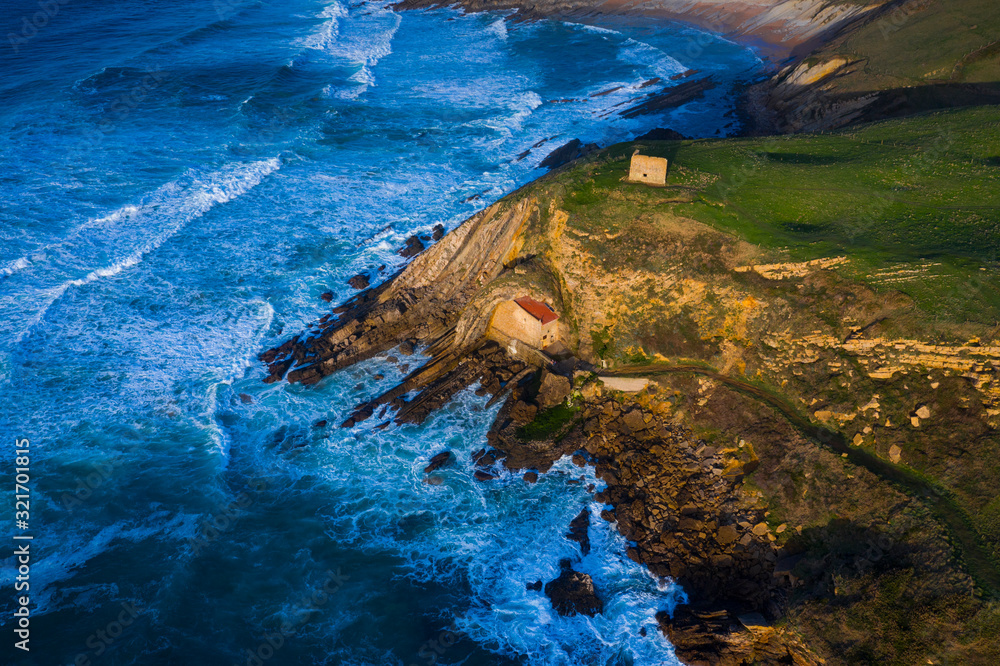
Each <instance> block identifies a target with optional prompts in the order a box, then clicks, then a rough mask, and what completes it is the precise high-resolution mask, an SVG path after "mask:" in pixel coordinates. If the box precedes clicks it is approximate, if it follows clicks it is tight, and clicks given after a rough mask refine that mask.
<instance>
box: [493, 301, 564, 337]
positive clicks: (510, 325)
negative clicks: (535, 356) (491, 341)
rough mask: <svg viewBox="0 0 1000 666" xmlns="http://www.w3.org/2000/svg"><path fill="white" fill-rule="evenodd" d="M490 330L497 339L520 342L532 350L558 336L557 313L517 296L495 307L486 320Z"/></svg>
mask: <svg viewBox="0 0 1000 666" xmlns="http://www.w3.org/2000/svg"><path fill="white" fill-rule="evenodd" d="M490 333H491V334H493V335H492V337H494V338H498V339H499V341H500V342H503V343H505V344H506V343H507V342H509V341H510V340H517V341H519V342H523V343H524V344H526V345H528V346H529V347H534V348H535V349H545V348H546V347H549V346H550V345H552V344H553V343H554V342H557V341H558V339H559V315H557V314H556V312H555V310H553V309H552V306H550V305H548V304H547V303H543V302H541V301H536V300H535V299H533V298H531V297H530V296H521V297H520V298H515V299H514V300H513V301H504V302H503V303H501V304H500V305H498V306H497V309H496V311H495V312H494V313H493V319H492V320H491V321H490Z"/></svg>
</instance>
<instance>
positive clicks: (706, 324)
mask: <svg viewBox="0 0 1000 666" xmlns="http://www.w3.org/2000/svg"><path fill="white" fill-rule="evenodd" d="M431 4H434V5H438V4H441V3H431ZM462 5H463V6H464V7H466V8H467V9H470V10H486V9H511V10H513V9H519V10H521V11H520V17H521V18H534V17H537V16H549V15H554V16H573V15H583V14H586V15H588V16H593V15H595V14H596V13H599V12H620V11H643V12H649V15H653V16H655V15H658V14H657V12H661V15H662V16H664V17H669V18H681V19H684V20H690V21H692V22H695V23H701V24H703V25H708V26H710V27H716V29H719V28H718V27H717V25H718V24H716V26H712V25H711V23H712V22H713V21H716V20H718V21H721V22H722V23H721V25H722V26H723V28H722V29H721V31H723V32H726V33H727V34H732V35H733V36H736V37H740V36H746V37H747V38H748V39H759V40H762V41H765V42H768V43H770V44H772V45H777V44H780V45H783V46H782V48H785V49H786V52H787V55H788V57H790V58H791V60H790V61H789V62H787V63H783V65H782V67H780V68H779V67H777V66H776V68H775V69H776V71H775V73H774V76H773V77H772V78H771V79H769V80H768V81H765V82H763V83H760V84H758V85H756V86H754V87H753V88H751V89H750V90H748V91H747V94H746V105H747V108H748V110H749V112H750V114H751V116H752V117H753V118H754V119H755V122H754V124H753V125H752V130H753V131H754V132H756V133H765V135H761V136H747V137H741V138H732V139H684V138H676V137H671V138H670V139H669V140H660V139H655V138H650V139H640V140H637V141H635V142H632V143H626V144H619V145H615V146H610V147H607V148H604V149H597V148H596V147H594V148H590V149H588V150H582V147H580V146H577V147H576V148H575V149H574V150H573V151H571V152H573V155H572V156H571V157H573V156H577V159H574V160H572V161H569V162H568V163H566V164H564V165H563V166H560V167H558V168H556V169H555V170H554V171H552V172H551V173H549V174H548V175H546V176H543V177H542V178H540V179H538V180H536V181H535V182H533V183H530V184H529V185H527V186H525V187H523V188H521V189H520V190H518V191H516V192H514V193H512V194H511V195H509V196H507V197H505V198H503V199H501V200H500V201H498V202H496V203H494V204H492V205H490V206H488V207H487V208H485V209H484V210H482V211H481V212H479V213H477V214H476V215H474V216H473V217H471V218H470V219H468V220H467V221H465V222H464V223H463V224H461V225H460V226H458V227H457V228H455V229H453V230H451V231H450V233H448V234H446V235H443V237H441V236H440V235H438V236H437V237H436V238H427V239H420V238H417V239H416V243H418V244H419V246H420V247H419V248H417V247H416V244H415V243H410V244H408V247H409V248H411V251H412V252H413V253H415V255H416V256H415V257H414V258H413V260H412V262H411V263H409V264H408V265H407V266H406V267H405V268H404V269H403V270H401V271H400V272H399V273H398V274H396V275H395V276H393V277H392V278H390V279H389V280H387V281H385V282H383V283H381V284H377V285H374V286H368V285H367V284H362V283H361V282H358V285H359V286H361V287H362V290H361V291H359V293H358V294H357V295H356V296H354V297H353V298H352V299H350V300H349V301H347V302H346V303H343V304H338V305H337V307H336V308H335V309H333V310H332V312H331V313H330V314H329V315H326V316H324V317H323V318H322V319H321V320H320V321H318V322H317V323H316V324H315V325H314V326H313V327H311V328H310V330H308V331H305V332H303V333H301V334H299V335H297V336H295V337H293V338H292V339H290V340H288V341H287V342H286V343H284V344H283V345H281V346H279V347H276V348H275V349H272V350H269V351H267V352H265V353H264V354H262V355H261V360H262V361H263V362H264V363H266V364H267V367H268V378H267V381H270V382H276V381H283V380H287V381H290V382H300V383H303V384H311V383H315V382H318V381H321V380H322V378H323V377H325V376H327V375H330V374H332V373H334V372H337V371H338V370H340V369H343V368H345V367H348V366H350V365H352V364H355V363H358V362H360V361H363V360H366V359H370V358H376V357H379V356H380V355H383V354H387V353H389V352H390V351H391V350H396V349H399V350H400V351H401V352H403V353H406V354H411V353H413V352H414V351H416V352H418V353H419V354H420V358H421V359H422V363H423V364H422V365H420V367H418V368H417V369H416V370H414V371H413V372H411V373H410V374H409V375H408V376H407V377H406V378H405V379H404V380H403V381H402V382H401V383H400V384H399V385H398V386H397V387H395V388H393V389H391V390H389V391H387V392H385V393H383V394H382V395H377V396H371V397H370V399H369V400H367V401H365V402H364V403H362V404H359V405H358V406H357V408H356V409H355V411H354V412H353V413H351V414H345V415H344V420H343V425H344V426H345V427H355V426H357V425H358V424H361V423H364V422H366V421H369V420H378V426H377V427H392V422H393V421H395V422H396V423H420V422H422V421H423V420H425V419H426V418H428V417H429V416H430V415H431V414H432V413H433V411H434V410H435V409H437V408H438V407H440V406H441V405H443V404H445V403H446V402H447V401H448V400H449V399H450V398H451V397H452V396H454V395H455V394H456V393H458V392H459V391H461V390H463V389H466V388H468V387H476V388H477V390H478V391H479V392H480V394H481V395H487V394H489V395H491V396H492V397H491V401H493V402H498V401H503V405H502V407H501V408H500V410H499V412H498V415H497V418H496V421H495V423H494V424H493V428H492V430H491V432H490V436H489V447H488V448H485V449H484V450H482V451H480V452H479V453H478V454H477V455H476V456H475V457H474V458H475V460H474V464H475V465H476V469H477V471H476V478H477V479H479V480H480V481H481V482H483V483H498V482H501V481H500V480H498V477H504V478H507V477H506V475H507V473H508V472H516V473H517V474H518V475H520V476H522V477H523V481H522V480H515V481H513V482H518V483H520V482H524V483H530V482H533V481H534V480H535V479H537V478H538V475H539V474H544V473H546V471H547V470H548V469H549V468H550V467H551V466H552V464H553V463H554V461H556V460H558V459H560V458H561V457H563V456H572V459H573V461H574V462H576V463H577V464H579V465H581V466H586V465H592V466H594V468H595V471H596V474H597V476H598V477H599V478H600V479H602V480H603V481H604V483H605V484H606V487H605V488H604V489H602V490H600V491H599V492H597V493H596V498H597V499H598V500H599V501H600V502H601V503H603V504H604V505H605V506H606V509H605V510H604V511H602V512H601V515H600V516H591V515H589V514H587V513H586V512H585V513H583V514H581V515H580V516H579V517H578V518H577V520H574V521H573V524H572V525H567V526H566V527H567V533H568V535H569V538H570V539H572V540H574V541H577V542H578V543H579V544H580V549H581V553H585V552H586V550H587V549H589V542H588V541H587V539H586V526H587V524H589V521H591V520H607V521H610V522H613V523H615V524H616V525H617V528H618V530H619V531H620V532H621V533H622V534H623V535H624V536H625V537H626V539H628V541H629V542H630V543H631V544H632V546H631V547H630V548H629V550H628V556H629V557H631V558H632V559H634V560H636V561H637V562H640V563H642V564H644V565H645V566H647V567H648V568H649V570H650V571H651V572H652V573H653V574H655V575H658V576H669V577H671V578H673V579H674V580H676V581H678V582H679V583H680V584H681V585H682V586H683V587H684V589H685V590H686V591H687V593H688V595H689V597H690V600H691V604H690V605H686V606H682V607H681V608H680V609H679V610H678V612H677V613H675V615H674V616H673V617H670V616H668V615H667V614H665V613H664V614H661V616H660V617H659V618H658V619H659V621H660V626H661V629H662V631H663V632H664V633H665V634H666V635H667V636H668V637H669V638H670V640H671V642H672V643H673V644H674V645H675V647H676V650H677V655H678V657H679V658H680V659H681V661H683V662H684V663H690V664H701V663H705V664H752V663H795V664H819V663H828V664H857V663H879V664H913V663H932V664H933V663H963V664H993V663H997V662H1000V641H997V635H998V632H1000V603H998V601H997V599H998V594H1000V463H998V462H997V461H998V460H1000V435H998V433H997V428H998V426H1000V375H998V372H1000V277H998V276H1000V273H998V270H997V269H998V267H1000V266H998V264H997V251H998V250H1000V170H998V166H1000V156H998V154H997V149H996V146H998V145H1000V109H998V108H997V107H995V106H990V105H989V103H990V102H991V101H994V100H993V98H992V97H991V96H990V95H992V92H991V91H993V90H995V86H996V83H995V82H996V81H997V80H998V77H997V74H1000V71H994V70H996V69H997V64H996V58H995V54H996V51H995V45H994V44H992V43H991V42H990V37H989V35H990V34H993V35H995V34H996V30H995V28H996V27H997V23H998V20H997V19H995V18H993V17H991V16H989V12H988V5H987V3H984V2H977V1H976V0H963V2H957V3H953V5H951V6H949V7H948V8H947V9H942V8H941V6H940V5H937V4H935V5H931V4H929V3H921V2H770V1H768V2H764V1H762V2H743V3H725V2H680V1H678V2H670V1H669V0H663V2H660V3H658V4H656V6H655V7H654V6H653V3H633V4H626V3H620V4H610V3H605V4H588V3H572V2H569V3H536V4H524V3H509V4H506V3H504V2H500V3H478V2H470V3H462ZM418 6H423V5H422V4H421V3H419V2H409V1H408V2H406V3H404V4H403V7H408V8H416V7H418ZM900 11H903V12H904V13H903V14H899V13H898V12H900ZM942 11H946V12H948V13H947V18H949V20H952V19H953V21H954V22H956V24H961V26H962V27H963V29H962V30H961V31H960V30H958V28H955V29H954V30H953V32H952V33H949V35H950V37H949V39H938V38H936V37H935V36H934V35H933V33H932V32H930V31H929V29H928V26H929V25H931V24H933V21H938V22H940V21H941V20H945V19H943V18H942V14H941V13H940V12H942ZM963 17H964V18H963ZM885 21H889V23H888V24H887V23H885ZM880 22H881V23H880ZM928 22H931V23H928ZM887 25H888V26H890V27H891V28H892V29H891V30H889V29H887V28H886V26H887ZM887 30H888V32H887ZM991 30H993V32H992V33H991V32H990V31H991ZM876 37H877V38H878V39H876ZM879 39H881V40H882V41H878V40H879ZM894 40H895V41H894ZM912 49H920V50H921V51H920V52H921V57H920V59H919V62H915V61H913V60H912V59H907V58H903V57H899V56H898V54H899V53H901V52H904V53H905V52H907V51H908V50H910V51H912ZM991 54H992V55H991ZM921 67H922V68H924V69H928V71H927V72H922V71H919V70H920V68H921ZM959 93H961V94H959ZM962 95H965V97H963V96H962ZM996 101H1000V100H996ZM952 107H962V108H952ZM865 121H875V122H865ZM862 123H864V124H862ZM806 131H808V132H809V133H805V132H806ZM772 132H773V133H774V134H772ZM661 136H666V135H661ZM636 152H638V153H640V154H642V155H646V156H652V157H661V158H665V159H666V160H667V161H668V164H669V170H668V172H667V179H666V184H665V185H664V186H657V187H653V186H649V185H646V184H640V183H634V182H629V180H628V174H629V169H630V161H631V159H632V156H633V155H634V154H635V153H636ZM425 243H427V244H430V246H429V247H426V248H424V244H425ZM431 243H432V244H431ZM523 299H528V300H523ZM519 301H520V302H522V303H528V304H529V306H527V307H526V311H528V313H529V314H532V312H534V314H533V315H532V316H534V317H536V318H538V320H539V321H540V322H544V325H545V326H548V327H549V328H546V329H544V330H545V331H546V332H545V333H544V335H545V336H546V339H545V340H544V343H543V342H542V341H541V338H537V339H536V340H535V341H534V342H532V341H526V340H525V337H527V336H528V335H529V334H528V333H524V334H523V336H522V337H513V336H512V335H511V334H510V331H511V330H513V329H511V328H510V326H503V327H499V326H498V325H497V321H496V313H497V312H498V311H500V308H501V307H502V306H503V307H507V305H506V304H510V303H518V302H519ZM532 303H538V304H541V305H543V306H545V307H547V308H549V309H550V310H551V313H552V315H553V316H555V317H557V319H556V320H553V319H552V317H550V316H548V315H546V313H545V312H544V311H542V310H538V309H537V308H535V306H534V305H530V304H532ZM511 307H513V306H511ZM510 311H512V312H517V311H516V310H510ZM524 321H525V322H526V325H527V324H531V319H529V318H526V319H525V320H524ZM538 330H539V331H541V330H542V329H538ZM505 331H506V332H505ZM518 335H521V334H520V333H519V334H518ZM531 335H536V333H531ZM539 335H541V334H539ZM549 335H551V336H552V338H551V339H549V338H548V336H549ZM441 453H442V452H439V451H428V452H427V454H428V458H430V457H431V456H434V455H435V454H438V455H440V454H441ZM446 458H447V457H446V456H445V457H444V458H438V460H439V461H443V460H445V459H446ZM433 467H434V465H433V464H431V465H429V466H428V475H429V479H430V477H431V476H433V472H434V469H433ZM505 482H506V481H505ZM595 491H596V489H595ZM539 588H540V589H541V588H543V589H544V593H545V594H547V595H548V596H549V597H550V598H551V599H552V601H553V604H554V607H555V608H556V609H557V610H558V611H559V612H561V613H566V614H571V613H577V612H583V613H596V612H600V609H601V604H600V593H601V591H600V589H598V588H596V587H595V586H594V584H593V581H591V580H589V577H588V576H586V574H582V573H580V572H576V571H574V570H573V562H572V561H567V562H565V563H564V568H563V572H562V574H561V575H560V576H559V577H558V578H556V579H554V580H553V581H548V582H547V583H546V584H545V585H544V587H543V586H542V585H539Z"/></svg>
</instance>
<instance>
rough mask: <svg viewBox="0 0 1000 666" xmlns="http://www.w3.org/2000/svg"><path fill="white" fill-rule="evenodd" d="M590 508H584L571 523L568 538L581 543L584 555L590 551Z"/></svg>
mask: <svg viewBox="0 0 1000 666" xmlns="http://www.w3.org/2000/svg"><path fill="white" fill-rule="evenodd" d="M589 531H590V510H588V509H587V507H584V508H583V511H581V512H580V515H578V516H577V517H576V518H574V519H573V521H572V522H571V523H570V524H569V534H567V535H566V538H567V539H569V540H570V541H576V542H577V543H578V544H580V552H581V553H583V554H584V555H587V554H588V553H590V534H589Z"/></svg>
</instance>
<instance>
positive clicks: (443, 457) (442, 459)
mask: <svg viewBox="0 0 1000 666" xmlns="http://www.w3.org/2000/svg"><path fill="white" fill-rule="evenodd" d="M450 460H451V451H442V452H441V453H439V454H437V455H436V456H434V457H433V458H431V461H430V464H429V465H427V467H425V468H424V474H430V473H431V472H434V471H436V470H439V469H441V468H442V467H444V466H445V465H447V464H448V462H449V461H450Z"/></svg>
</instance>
